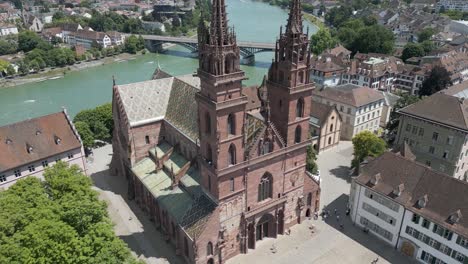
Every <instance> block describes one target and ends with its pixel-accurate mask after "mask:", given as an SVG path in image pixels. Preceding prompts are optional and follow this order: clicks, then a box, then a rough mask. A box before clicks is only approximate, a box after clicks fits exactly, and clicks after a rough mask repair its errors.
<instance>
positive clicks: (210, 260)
mask: <svg viewBox="0 0 468 264" xmlns="http://www.w3.org/2000/svg"><path fill="white" fill-rule="evenodd" d="M206 263H207V264H214V260H213V259H212V258H210V259H209V260H208V262H206Z"/></svg>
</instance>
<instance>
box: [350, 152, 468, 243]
mask: <svg viewBox="0 0 468 264" xmlns="http://www.w3.org/2000/svg"><path fill="white" fill-rule="evenodd" d="M395 164H398V166H395ZM377 174H379V175H380V179H379V181H378V182H377V184H375V185H374V184H372V183H370V180H371V179H372V178H373V177H375V175H377ZM356 182H357V183H359V184H361V185H364V186H367V187H368V188H370V189H372V190H374V191H376V192H378V193H380V194H382V195H383V196H386V197H387V198H389V199H392V200H394V201H396V202H397V203H399V204H401V205H403V206H404V207H406V208H407V209H408V210H410V211H413V212H415V213H417V214H418V215H422V216H423V217H424V218H427V219H429V220H431V221H433V222H436V223H437V224H439V225H442V226H444V227H446V228H448V229H450V230H452V231H454V232H456V233H458V234H461V235H463V236H465V237H467V236H468V217H466V216H468V207H467V206H466V204H467V203H468V195H466V193H467V192H468V183H467V182H464V181H460V180H457V179H455V178H453V177H450V176H448V175H445V174H443V173H440V172H437V171H434V170H432V169H431V168H430V167H427V166H425V165H423V164H421V163H418V162H414V161H413V157H404V156H402V155H401V154H397V153H392V152H386V153H384V154H383V155H381V156H380V157H377V158H376V159H374V160H372V161H370V162H369V163H368V164H367V165H365V166H364V167H363V168H362V173H361V174H360V175H359V176H358V177H357V178H356ZM401 184H403V186H404V190H403V191H402V193H401V194H400V195H399V196H395V195H394V194H393V190H395V189H396V188H397V187H398V186H400V185H401ZM424 196H426V197H427V203H426V205H425V206H424V207H422V208H420V207H419V206H416V204H417V202H418V200H419V199H420V198H421V197H424ZM458 210H460V212H461V215H462V217H461V219H460V220H459V221H458V222H457V223H450V222H449V221H448V219H449V217H450V216H451V215H452V214H454V213H455V212H457V211H458Z"/></svg>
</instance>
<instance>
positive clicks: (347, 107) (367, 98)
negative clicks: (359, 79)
mask: <svg viewBox="0 0 468 264" xmlns="http://www.w3.org/2000/svg"><path fill="white" fill-rule="evenodd" d="M312 98H313V100H315V101H317V102H320V103H322V104H327V105H335V106H336V108H337V109H338V111H339V113H340V116H341V119H342V125H341V138H342V139H348V140H349V139H351V138H353V137H354V135H356V134H358V133H359V132H361V131H364V130H369V131H372V132H375V131H377V130H378V129H379V125H380V118H381V115H382V110H383V106H384V96H383V95H382V93H381V92H379V91H376V90H374V89H371V88H369V87H364V86H358V85H354V84H344V85H338V86H336V87H326V88H323V89H315V90H314V91H313V96H312Z"/></svg>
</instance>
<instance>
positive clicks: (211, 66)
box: [196, 0, 247, 198]
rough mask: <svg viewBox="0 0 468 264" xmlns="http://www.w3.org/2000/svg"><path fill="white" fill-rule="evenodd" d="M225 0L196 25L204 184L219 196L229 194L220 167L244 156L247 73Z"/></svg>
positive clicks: (215, 0)
mask: <svg viewBox="0 0 468 264" xmlns="http://www.w3.org/2000/svg"><path fill="white" fill-rule="evenodd" d="M224 1H225V0H213V4H212V7H213V9H212V13H211V23H210V25H207V23H205V21H201V22H200V25H199V27H198V58H199V67H198V71H197V75H198V77H200V92H199V93H198V94H197V97H196V98H197V102H198V124H199V138H200V157H201V162H200V167H201V174H202V176H203V180H202V182H203V185H204V187H205V188H206V189H207V190H209V191H210V192H211V194H212V195H213V196H214V197H217V198H218V197H224V196H225V195H227V194H228V193H225V191H226V190H228V189H225V190H220V189H218V179H219V177H218V172H219V171H220V170H223V169H226V168H228V167H233V166H236V164H237V163H240V162H242V161H244V145H245V144H244V141H243V140H244V137H243V136H242V132H243V129H244V119H245V107H246V104H247V97H245V96H244V95H243V94H242V80H244V79H245V75H244V72H243V71H242V70H241V69H240V50H239V47H238V46H237V43H236V34H235V33H234V30H233V29H232V28H230V27H229V26H228V20H227V17H226V16H227V15H226V6H225V2H224ZM236 181H240V179H237V180H236Z"/></svg>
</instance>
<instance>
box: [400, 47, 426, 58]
mask: <svg viewBox="0 0 468 264" xmlns="http://www.w3.org/2000/svg"><path fill="white" fill-rule="evenodd" d="M424 54H425V52H424V48H423V47H422V46H421V45H419V44H418V43H408V44H406V45H405V48H404V49H403V52H402V54H401V59H402V60H403V61H406V60H407V59H409V58H412V57H422V56H424Z"/></svg>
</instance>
